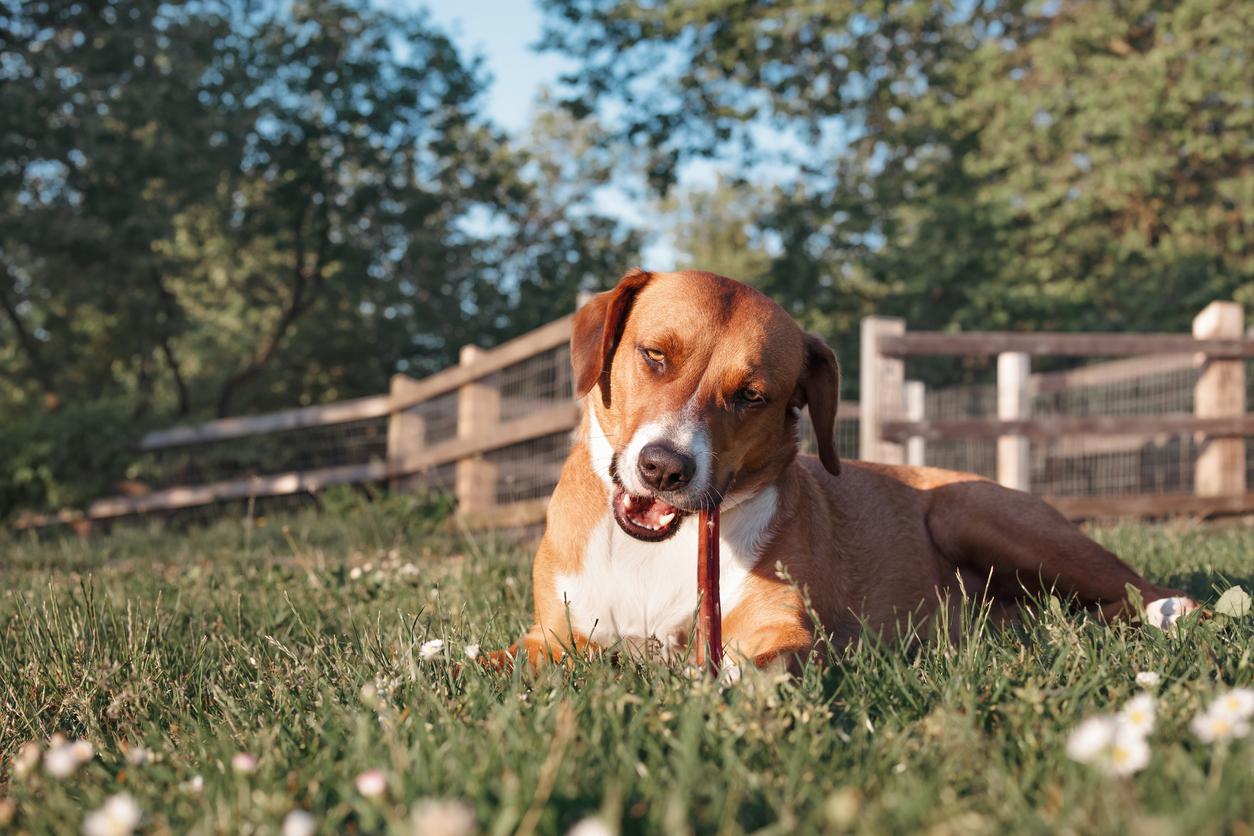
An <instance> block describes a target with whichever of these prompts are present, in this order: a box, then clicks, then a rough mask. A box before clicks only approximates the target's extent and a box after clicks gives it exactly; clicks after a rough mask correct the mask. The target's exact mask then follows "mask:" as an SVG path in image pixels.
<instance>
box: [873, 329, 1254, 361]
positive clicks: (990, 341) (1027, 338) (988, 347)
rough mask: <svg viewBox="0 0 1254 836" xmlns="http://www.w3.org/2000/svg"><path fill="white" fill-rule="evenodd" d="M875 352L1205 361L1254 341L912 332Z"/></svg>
mask: <svg viewBox="0 0 1254 836" xmlns="http://www.w3.org/2000/svg"><path fill="white" fill-rule="evenodd" d="M879 349H880V352H881V353H882V354H883V355H885V356H887V357H916V356H920V355H930V354H966V355H976V356H986V355H994V354H1001V353H1003V352H1007V351H1016V352H1022V353H1024V354H1035V355H1042V354H1048V355H1054V356H1057V357H1117V356H1126V355H1132V354H1195V353H1202V354H1206V355H1207V356H1210V357H1254V340H1247V339H1207V340H1196V339H1194V338H1193V337H1190V336H1187V335H1184V334H1086V333H1071V334H1068V333H1045V334H1029V333H1020V332H1017V331H980V332H978V333H967V334H949V333H944V332H940V331H911V332H909V333H906V334H902V335H901V336H885V337H881V338H880V341H879Z"/></svg>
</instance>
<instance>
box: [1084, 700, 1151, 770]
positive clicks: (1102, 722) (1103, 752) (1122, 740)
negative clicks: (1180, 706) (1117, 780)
mask: <svg viewBox="0 0 1254 836" xmlns="http://www.w3.org/2000/svg"><path fill="white" fill-rule="evenodd" d="M1067 757H1069V758H1071V759H1072V760H1074V761H1079V762H1080V763H1086V764H1089V765H1091V766H1096V767H1098V768H1100V769H1101V770H1102V771H1104V772H1106V773H1107V774H1108V775H1117V776H1125V775H1133V774H1135V773H1137V772H1140V771H1141V770H1142V769H1144V768H1145V766H1146V765H1147V764H1148V763H1149V758H1150V748H1149V744H1148V743H1147V742H1146V741H1145V735H1143V734H1141V733H1140V732H1138V731H1137V730H1136V729H1135V728H1133V727H1131V726H1129V725H1127V724H1125V723H1124V722H1123V721H1122V720H1121V719H1120V718H1119V717H1112V716H1109V715H1103V716H1100V717H1091V718H1089V719H1087V720H1085V721H1084V722H1082V723H1081V724H1080V725H1079V726H1077V727H1076V728H1075V731H1073V732H1072V733H1071V736H1070V737H1069V738H1068V740H1067Z"/></svg>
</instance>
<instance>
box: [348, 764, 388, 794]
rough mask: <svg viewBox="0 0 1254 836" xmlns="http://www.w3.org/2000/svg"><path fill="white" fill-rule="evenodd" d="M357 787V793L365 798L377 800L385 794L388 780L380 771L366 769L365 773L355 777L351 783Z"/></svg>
mask: <svg viewBox="0 0 1254 836" xmlns="http://www.w3.org/2000/svg"><path fill="white" fill-rule="evenodd" d="M353 784H354V786H356V787H357V792H359V793H361V794H362V795H364V796H365V797H366V798H378V797H379V796H381V795H383V793H385V792H387V788H388V779H387V776H386V775H384V774H383V770H380V769H367V770H366V771H365V772H363V773H361V774H360V775H358V776H357V778H356V780H354V781H353Z"/></svg>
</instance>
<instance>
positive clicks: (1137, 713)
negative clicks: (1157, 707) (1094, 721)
mask: <svg viewBox="0 0 1254 836" xmlns="http://www.w3.org/2000/svg"><path fill="white" fill-rule="evenodd" d="M1119 722H1120V723H1121V724H1122V725H1123V727H1124V728H1126V729H1128V730H1130V731H1132V732H1134V733H1136V734H1139V735H1141V736H1142V737H1144V736H1145V735H1147V734H1149V733H1150V732H1152V731H1153V730H1154V697H1153V696H1151V695H1150V694H1140V695H1138V696H1135V697H1133V698H1132V699H1130V700H1128V701H1127V702H1126V703H1124V705H1123V710H1122V711H1120V712H1119Z"/></svg>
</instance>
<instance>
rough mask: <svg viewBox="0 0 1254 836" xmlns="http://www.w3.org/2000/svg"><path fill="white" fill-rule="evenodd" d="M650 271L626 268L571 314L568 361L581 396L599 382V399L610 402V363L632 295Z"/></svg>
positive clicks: (577, 392)
mask: <svg viewBox="0 0 1254 836" xmlns="http://www.w3.org/2000/svg"><path fill="white" fill-rule="evenodd" d="M652 278H653V274H652V273H649V272H647V271H645V270H641V269H640V268H639V267H633V268H632V269H631V270H628V271H627V275H625V276H623V277H622V278H621V279H620V280H619V282H618V285H617V286H616V287H615V288H614V289H613V290H610V291H606V292H605V293H598V294H597V295H596V296H593V297H592V300H591V301H590V302H588V304H586V305H584V306H583V307H582V308H580V309H579V310H578V311H577V312H576V313H575V324H574V328H573V329H572V330H571V335H570V364H571V366H572V368H573V369H574V371H575V393H576V394H577V395H578V396H579V397H581V398H582V397H583V396H584V395H586V394H588V393H589V392H591V391H592V387H593V386H595V385H596V384H597V383H598V382H600V384H601V400H602V401H603V402H604V403H605V405H606V406H607V407H608V406H609V405H610V363H612V362H613V360H614V350H615V349H617V348H618V341H619V340H620V339H621V338H622V336H623V326H624V325H625V324H626V322H627V314H628V313H630V312H631V303H632V302H634V301H635V300H636V294H637V293H639V292H640V289H641V288H642V287H644V286H645V285H646V284H648V283H649V280H650V279H652Z"/></svg>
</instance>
